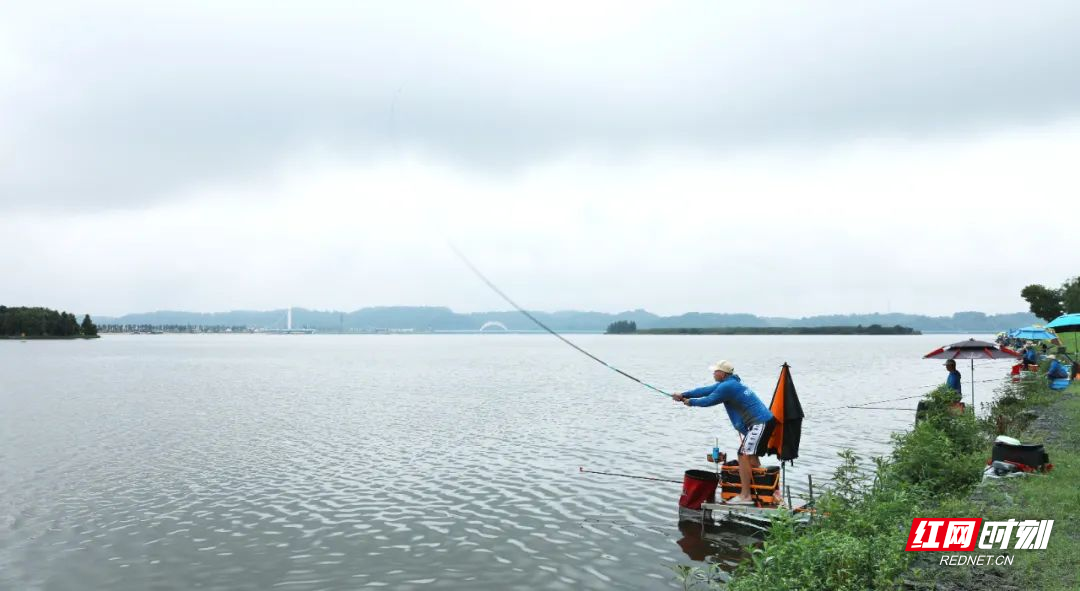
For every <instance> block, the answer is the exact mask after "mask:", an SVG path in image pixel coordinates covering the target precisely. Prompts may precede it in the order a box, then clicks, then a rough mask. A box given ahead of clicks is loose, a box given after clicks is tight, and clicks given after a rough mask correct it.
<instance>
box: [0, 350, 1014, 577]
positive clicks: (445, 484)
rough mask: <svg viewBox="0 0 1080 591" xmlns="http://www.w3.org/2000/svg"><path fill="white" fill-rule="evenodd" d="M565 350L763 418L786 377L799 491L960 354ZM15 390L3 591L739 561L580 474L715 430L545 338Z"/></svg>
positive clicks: (904, 422)
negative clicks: (747, 395) (715, 397)
mask: <svg viewBox="0 0 1080 591" xmlns="http://www.w3.org/2000/svg"><path fill="white" fill-rule="evenodd" d="M573 338H574V340H576V341H577V342H578V343H579V344H580V345H582V346H583V347H585V348H586V349H589V350H590V351H592V352H594V353H595V354H596V355H598V356H599V357H601V358H604V359H605V360H607V361H609V362H610V363H612V364H613V365H616V366H618V367H621V368H623V369H625V370H627V371H629V372H630V373H633V374H635V375H637V376H639V377H641V378H642V379H644V380H645V381H648V382H650V383H653V384H656V385H658V386H660V387H662V388H670V389H680V390H683V389H689V388H690V387H693V386H697V385H701V384H703V383H707V382H708V381H709V380H711V376H710V373H709V372H708V370H707V366H708V365H709V364H710V363H712V362H714V361H716V360H717V359H719V358H728V359H731V360H732V361H733V362H734V363H735V366H736V368H737V370H738V373H739V374H740V375H741V376H742V378H743V381H744V382H746V383H747V384H748V385H750V386H751V387H752V388H754V389H755V390H756V391H757V392H758V393H759V395H760V396H761V397H762V398H763V399H764V400H765V401H766V402H768V400H769V397H770V396H771V393H772V389H773V387H774V386H775V384H776V379H777V376H778V372H779V367H780V364H781V363H783V362H784V361H787V362H789V363H790V364H791V365H792V368H793V370H792V371H793V376H794V378H795V384H796V386H797V389H798V392H799V395H800V397H801V399H802V402H803V406H804V408H805V410H806V413H807V419H806V421H805V423H804V427H803V444H802V456H801V458H800V459H799V460H798V461H797V462H796V464H795V469H794V470H791V471H789V480H791V481H792V486H793V488H794V489H795V490H796V491H797V492H799V491H802V489H804V488H805V486H804V485H803V483H804V482H805V479H806V474H807V473H810V474H813V475H814V476H815V482H817V481H818V480H824V479H825V477H827V476H828V475H829V474H830V473H831V470H832V467H833V466H835V464H836V452H837V451H838V450H839V449H842V448H843V447H854V448H856V449H857V450H859V451H860V452H862V453H864V454H880V453H882V452H884V451H885V450H887V449H888V442H889V436H890V434H891V433H892V432H894V431H897V430H901V429H905V428H907V427H909V426H910V424H911V421H912V418H913V414H914V413H913V412H903V411H860V410H847V409H839V410H826V409H830V408H833V407H836V406H842V405H845V404H855V403H862V402H866V401H868V400H876V399H883V398H896V397H901V396H911V395H916V394H920V393H922V392H923V391H925V390H926V386H928V385H930V384H935V383H938V382H941V381H942V380H943V378H944V376H945V372H944V370H943V368H942V367H941V365H940V363H938V362H933V361H926V360H922V359H920V356H921V355H922V354H924V353H926V352H928V351H930V350H932V349H934V348H936V347H937V346H940V345H942V344H945V343H948V342H952V341H955V340H959V339H960V337H959V336H958V335H927V336H916V337H837V336H828V337H826V336H822V337H814V336H790V337H783V336H779V337H778V336H758V337H736V336H730V337H721V336H716V337H711V336H695V337H687V336H636V337H635V336H621V337H615V336H604V335H578V336H575V337H573ZM1006 369H1007V368H1006V365H1005V364H1004V363H993V362H988V363H984V364H982V365H977V366H976V379H977V380H981V379H985V378H997V377H999V376H1002V375H1004V373H1005V371H1006ZM961 370H962V372H963V373H964V377H965V380H968V379H970V377H969V376H968V368H966V367H964V368H961ZM0 376H2V378H0V588H4V589H119V590H127V589H131V590H135V589H139V590H141V589H178V588H179V589H192V588H203V589H269V588H282V589H305V590H306V589H357V588H364V587H390V588H393V589H420V588H433V589H439V588H444V589H451V588H453V589H538V588H543V589H611V588H627V589H657V588H667V587H675V588H677V587H678V585H677V583H676V581H675V580H674V578H673V572H672V570H671V567H672V566H673V565H676V564H693V563H694V561H696V560H702V559H707V560H710V561H722V562H732V563H733V562H734V561H735V560H737V558H738V555H739V547H740V544H744V543H747V542H748V541H750V540H749V539H748V538H746V537H744V536H742V535H740V534H738V533H736V532H710V533H709V534H708V535H707V536H705V538H702V536H701V535H700V532H699V531H698V529H697V528H687V527H683V528H680V527H679V525H678V524H677V513H678V512H677V500H678V496H679V492H680V486H679V485H678V484H668V483H661V482H649V481H641V480H632V479H625V478H615V477H608V476H597V475H589V474H582V473H580V472H579V467H584V468H586V469H589V470H601V471H613V472H621V473H629V474H640V475H651V476H658V477H663V478H671V479H675V480H681V478H682V473H683V471H684V470H686V469H689V468H703V467H706V466H707V464H706V463H705V462H704V461H703V459H702V458H703V456H704V454H705V453H706V452H707V451H708V450H709V449H711V448H712V446H713V442H714V438H716V437H719V438H720V443H721V447H722V448H725V449H726V450H727V451H729V452H731V451H733V448H734V446H735V445H736V444H737V443H738V440H737V438H736V436H735V433H734V431H733V430H732V429H731V427H730V424H729V422H728V419H727V416H726V413H724V411H723V409H722V407H714V408H710V409H689V408H685V407H683V406H682V405H678V404H675V403H673V402H671V401H670V400H667V399H665V398H663V397H661V396H659V395H658V394H656V393H653V392H651V391H650V390H647V389H645V388H643V387H641V386H639V385H637V384H635V383H633V382H631V381H629V380H626V379H625V378H623V377H621V376H619V375H617V374H615V373H613V372H611V371H610V370H607V369H605V368H603V367H602V366H600V365H598V364H596V363H595V362H593V361H591V360H589V359H587V358H585V357H583V356H581V355H580V354H579V353H576V352H574V351H573V350H572V349H569V348H568V347H566V346H565V345H563V344H561V343H560V342H558V341H557V340H555V339H554V338H552V337H550V336H546V335H409V336H393V335H391V336H382V335H380V336H324V335H293V336H269V335H206V336H193V335H139V336H135V335H132V336H106V337H104V338H102V339H99V340H97V341H90V342H82V341H79V342H54V341H43V342H33V341H31V342H26V343H21V342H18V341H0ZM968 387H970V385H969V384H968V383H965V388H968ZM991 387H992V384H977V390H976V392H977V394H982V395H985V396H987V397H988V396H989V395H990V393H991ZM965 397H967V392H966V390H965ZM979 401H980V402H982V401H985V398H981V397H980V399H979ZM883 406H892V407H907V408H913V407H914V402H913V401H901V402H892V403H888V404H884V405H883ZM770 461H772V458H770V459H769V461H767V462H766V463H769V462H770Z"/></svg>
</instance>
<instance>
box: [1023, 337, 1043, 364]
mask: <svg viewBox="0 0 1080 591" xmlns="http://www.w3.org/2000/svg"><path fill="white" fill-rule="evenodd" d="M1038 364H1039V352H1038V351H1036V350H1035V343H1032V342H1031V341H1028V342H1026V343H1024V365H1038Z"/></svg>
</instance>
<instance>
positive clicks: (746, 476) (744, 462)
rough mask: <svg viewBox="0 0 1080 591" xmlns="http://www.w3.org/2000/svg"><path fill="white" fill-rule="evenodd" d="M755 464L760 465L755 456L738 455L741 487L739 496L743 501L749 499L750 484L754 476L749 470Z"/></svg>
mask: <svg viewBox="0 0 1080 591" xmlns="http://www.w3.org/2000/svg"><path fill="white" fill-rule="evenodd" d="M755 463H757V464H760V463H761V462H760V461H759V460H758V458H757V456H747V455H743V454H739V483H740V484H741V485H742V490H740V491H739V496H740V497H742V498H743V499H747V500H749V499H750V498H751V496H750V483H751V482H753V481H754V480H753V478H754V474H753V471H752V470H751V468H752V467H754V464H755Z"/></svg>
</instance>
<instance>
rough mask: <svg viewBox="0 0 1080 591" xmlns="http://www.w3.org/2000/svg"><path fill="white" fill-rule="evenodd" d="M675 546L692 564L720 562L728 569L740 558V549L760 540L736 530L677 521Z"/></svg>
mask: <svg viewBox="0 0 1080 591" xmlns="http://www.w3.org/2000/svg"><path fill="white" fill-rule="evenodd" d="M678 527H679V533H680V534H682V537H681V538H679V541H678V542H677V544H678V545H679V548H680V549H682V551H683V554H686V557H687V558H689V559H690V560H692V561H695V562H704V561H706V560H708V561H709V562H720V563H723V564H725V565H729V566H731V567H732V568H734V567H735V565H736V564H738V562H739V560H741V559H742V558H743V556H744V555H745V554H744V548H745V547H746V546H748V545H751V544H754V543H756V542H759V541H760V539H759V538H760V536H755V535H754V533H753V532H752V531H751V530H749V529H745V528H740V527H738V526H733V525H732V526H724V527H716V526H712V525H706V524H704V523H701V522H696V521H680V522H679V526H678Z"/></svg>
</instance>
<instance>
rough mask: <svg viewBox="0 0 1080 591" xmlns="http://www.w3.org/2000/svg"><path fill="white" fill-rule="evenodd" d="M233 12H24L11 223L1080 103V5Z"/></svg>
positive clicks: (1038, 117)
mask: <svg viewBox="0 0 1080 591" xmlns="http://www.w3.org/2000/svg"><path fill="white" fill-rule="evenodd" d="M233 6H235V5H233ZM223 10H224V9H219V8H207V9H205V10H195V9H179V8H175V7H171V8H168V9H148V8H144V7H141V6H138V5H130V6H125V5H114V6H112V7H110V8H100V7H99V8H95V9H93V10H91V9H89V8H86V7H75V6H61V7H55V6H52V7H44V8H41V7H36V8H19V9H15V12H14V14H9V15H7V16H6V17H5V22H4V23H3V24H0V38H7V42H6V43H4V44H0V72H3V71H4V69H5V68H6V70H7V73H6V74H3V73H0V82H4V83H5V84H4V85H3V86H5V87H6V88H7V90H0V108H2V113H3V119H2V120H0V134H2V135H3V136H4V139H0V152H2V155H3V158H4V161H5V165H4V166H3V167H0V207H3V208H6V209H12V208H25V207H63V208H86V209H100V208H112V207H124V208H126V207H139V206H143V205H145V204H147V203H149V202H152V201H154V200H161V199H166V198H169V197H170V196H171V195H175V194H176V193H178V192H181V191H184V190H186V189H191V188H197V187H198V186H200V185H202V184H207V183H213V182H218V181H229V180H233V179H237V178H242V177H245V176H247V175H258V174H262V173H263V171H265V170H268V169H270V168H271V167H273V166H274V165H276V164H277V163H279V162H281V161H283V160H286V159H288V158H291V157H294V156H295V155H296V154H297V153H303V152H304V151H305V150H325V151H329V152H332V153H335V154H337V155H343V156H345V157H348V158H355V159H361V160H363V159H372V158H382V157H388V156H394V155H399V154H402V153H411V152H421V153H424V154H427V155H428V156H430V157H434V158H436V159H440V160H447V161H450V162H452V163H454V164H455V165H458V166H465V167H472V168H475V169H478V170H481V171H486V172H493V173H500V172H505V171H508V170H509V171H512V170H515V169H517V168H518V167H520V166H523V165H527V164H529V163H532V162H536V161H540V160H544V159H547V158H553V157H556V156H559V155H562V154H566V153H568V152H573V151H588V152H591V153H596V154H601V155H609V156H612V157H620V156H621V155H627V154H633V153H635V152H638V151H649V150H663V149H665V148H669V147H674V148H680V149H682V148H691V149H696V150H707V151H717V152H719V153H721V154H723V153H726V152H727V151H734V150H739V151H741V150H745V149H748V148H752V147H754V146H759V145H775V144H787V143H817V142H833V141H844V140H849V139H852V138H860V137H880V136H897V135H899V136H905V137H910V136H919V135H924V134H967V133H976V132H980V131H983V130H993V129H998V128H1001V127H1008V126H1012V125H1021V124H1027V123H1032V122H1041V121H1047V120H1054V119H1057V118H1062V117H1068V116H1070V115H1073V114H1075V113H1076V112H1077V111H1078V107H1080V77H1078V76H1076V75H1075V63H1074V61H1073V60H1074V58H1075V56H1077V55H1080V35H1077V34H1076V33H1077V31H1080V5H1078V4H1076V3H1072V2H1047V3H1041V4H1040V5H1039V6H1031V5H1018V4H1008V3H978V2H961V3H949V4H947V5H942V4H940V3H929V2H921V3H905V4H902V5H894V6H893V7H885V6H883V5H881V4H876V3H875V4H873V5H870V4H867V3H858V2H840V3H832V4H830V5H828V6H823V5H816V6H814V7H812V8H811V7H805V8H797V9H790V10H787V11H783V12H781V11H779V10H775V9H768V10H766V9H760V10H754V11H753V12H752V13H751V12H748V10H749V8H747V7H744V6H739V5H738V4H736V3H733V4H728V5H723V6H721V5H718V4H716V3H690V4H680V5H668V4H664V5H660V6H659V7H657V8H655V9H642V8H641V7H635V6H631V5H624V4H621V3H620V4H613V5H610V6H609V7H608V11H607V12H605V11H597V10H593V12H591V13H587V14H583V13H581V12H580V10H582V9H565V10H562V11H561V12H559V13H557V14H551V13H547V12H537V11H538V10H539V9H537V8H535V7H534V8H532V9H531V10H532V11H533V12H532V13H530V14H526V15H522V14H519V13H516V12H514V11H513V10H511V9H510V8H507V7H502V6H500V5H499V4H492V5H486V6H483V5H475V4H468V5H462V6H457V7H454V8H450V7H448V6H446V5H440V6H437V7H436V6H433V5H431V4H409V5H404V4H395V5H394V7H393V8H390V7H388V6H386V5H378V4H374V5H363V6H361V5H359V4H356V3H341V4H321V5H318V6H316V7H313V8H307V7H305V8H304V9H303V10H302V11H301V9H299V8H296V9H293V10H292V11H286V10H285V9H284V8H282V9H281V10H280V11H278V12H268V11H269V10H270V9H269V8H268V7H267V5H266V4H264V3H256V4H252V5H249V6H247V7H242V8H233V9H232V12H224V11H223ZM9 12H10V9H9ZM568 30H569V32H567V31H568ZM5 54H6V55H7V58H6V59H4V58H3V57H2V56H4V55H5ZM5 64H6V65H5Z"/></svg>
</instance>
